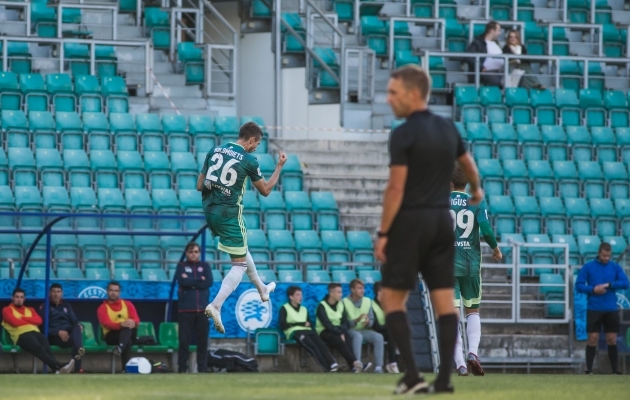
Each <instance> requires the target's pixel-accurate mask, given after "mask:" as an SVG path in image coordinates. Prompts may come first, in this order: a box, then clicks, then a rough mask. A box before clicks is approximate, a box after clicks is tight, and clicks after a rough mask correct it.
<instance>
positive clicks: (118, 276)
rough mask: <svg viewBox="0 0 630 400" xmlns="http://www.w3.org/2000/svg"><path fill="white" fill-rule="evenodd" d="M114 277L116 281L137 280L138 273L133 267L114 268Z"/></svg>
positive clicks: (138, 277)
mask: <svg viewBox="0 0 630 400" xmlns="http://www.w3.org/2000/svg"><path fill="white" fill-rule="evenodd" d="M114 279H115V280H118V281H131V280H139V279H140V274H138V271H137V270H136V269H134V268H116V269H115V270H114Z"/></svg>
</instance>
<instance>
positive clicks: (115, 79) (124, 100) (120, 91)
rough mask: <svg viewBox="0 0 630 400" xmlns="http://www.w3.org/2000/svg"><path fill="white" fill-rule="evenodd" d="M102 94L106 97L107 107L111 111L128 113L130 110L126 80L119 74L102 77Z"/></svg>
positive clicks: (107, 110) (108, 111)
mask: <svg viewBox="0 0 630 400" xmlns="http://www.w3.org/2000/svg"><path fill="white" fill-rule="evenodd" d="M102 82H103V86H102V89H101V95H102V97H103V98H104V99H105V109H106V112H107V113H108V114H109V113H112V112H113V113H126V112H128V111H129V99H128V98H129V92H128V91H127V85H126V84H125V80H124V79H123V78H121V77H119V76H105V77H103V78H102Z"/></svg>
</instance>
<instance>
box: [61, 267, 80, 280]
mask: <svg viewBox="0 0 630 400" xmlns="http://www.w3.org/2000/svg"><path fill="white" fill-rule="evenodd" d="M57 278H58V279H85V278H84V276H83V271H81V270H80V269H79V268H76V267H75V268H57Z"/></svg>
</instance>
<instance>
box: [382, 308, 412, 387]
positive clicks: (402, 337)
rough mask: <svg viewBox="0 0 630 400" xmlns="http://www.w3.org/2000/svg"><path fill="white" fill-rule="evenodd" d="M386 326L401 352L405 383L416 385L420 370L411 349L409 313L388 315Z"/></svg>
mask: <svg viewBox="0 0 630 400" xmlns="http://www.w3.org/2000/svg"><path fill="white" fill-rule="evenodd" d="M385 325H386V326H387V332H388V334H389V338H390V340H393V341H394V343H396V347H398V351H399V352H400V358H401V360H402V362H403V363H404V364H405V376H404V378H403V379H404V381H405V383H407V385H411V384H414V383H416V382H417V381H418V369H417V367H416V361H415V360H414V359H413V351H412V347H411V327H410V326H409V322H408V321H407V313H406V312H404V311H396V312H393V313H391V314H387V316H386V317H385Z"/></svg>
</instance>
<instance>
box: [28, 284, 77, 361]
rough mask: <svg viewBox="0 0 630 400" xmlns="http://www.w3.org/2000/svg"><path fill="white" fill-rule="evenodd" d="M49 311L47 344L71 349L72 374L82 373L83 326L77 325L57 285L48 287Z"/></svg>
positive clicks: (42, 311) (42, 307) (40, 313)
mask: <svg viewBox="0 0 630 400" xmlns="http://www.w3.org/2000/svg"><path fill="white" fill-rule="evenodd" d="M48 297H49V299H50V309H49V312H48V343H50V344H51V345H53V346H59V347H61V348H62V349H67V348H72V357H73V358H74V360H75V362H74V372H79V373H83V370H82V369H81V357H82V356H83V354H84V353H85V349H84V348H83V337H82V334H81V332H82V331H83V326H82V325H81V324H80V323H79V320H78V319H77V317H76V315H74V311H73V310H72V306H71V305H70V304H69V303H68V302H66V301H64V300H63V288H62V287H61V285H60V284H58V283H53V284H52V285H50V289H49V290H48ZM44 312H45V310H44V304H42V305H40V306H39V315H40V316H42V317H43V316H44Z"/></svg>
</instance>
